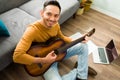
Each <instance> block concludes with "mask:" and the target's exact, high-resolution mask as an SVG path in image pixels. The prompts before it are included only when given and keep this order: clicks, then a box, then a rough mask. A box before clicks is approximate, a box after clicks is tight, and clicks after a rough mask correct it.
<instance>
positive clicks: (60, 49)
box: [55, 36, 85, 54]
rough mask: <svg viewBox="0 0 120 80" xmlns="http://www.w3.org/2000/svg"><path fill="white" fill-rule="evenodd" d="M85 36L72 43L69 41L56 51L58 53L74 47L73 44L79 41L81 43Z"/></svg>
mask: <svg viewBox="0 0 120 80" xmlns="http://www.w3.org/2000/svg"><path fill="white" fill-rule="evenodd" d="M84 38H85V36H83V37H81V38H79V39H77V40H75V41H72V42H71V43H68V44H66V45H64V46H63V47H61V48H59V49H57V50H55V53H56V54H58V53H63V52H65V51H66V50H67V49H68V48H70V47H72V46H73V45H75V44H77V43H79V42H81V41H83V40H84Z"/></svg>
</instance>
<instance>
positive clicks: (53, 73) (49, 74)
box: [43, 62, 62, 80]
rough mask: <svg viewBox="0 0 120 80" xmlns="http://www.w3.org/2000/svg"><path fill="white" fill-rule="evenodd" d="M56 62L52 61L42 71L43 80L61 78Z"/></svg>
mask: <svg viewBox="0 0 120 80" xmlns="http://www.w3.org/2000/svg"><path fill="white" fill-rule="evenodd" d="M57 64H58V63H57V62H55V63H53V64H52V65H51V67H50V68H49V69H48V70H47V71H46V72H45V73H44V75H43V77H44V79H45V80H62V78H61V76H60V75H59V73H58V67H57Z"/></svg>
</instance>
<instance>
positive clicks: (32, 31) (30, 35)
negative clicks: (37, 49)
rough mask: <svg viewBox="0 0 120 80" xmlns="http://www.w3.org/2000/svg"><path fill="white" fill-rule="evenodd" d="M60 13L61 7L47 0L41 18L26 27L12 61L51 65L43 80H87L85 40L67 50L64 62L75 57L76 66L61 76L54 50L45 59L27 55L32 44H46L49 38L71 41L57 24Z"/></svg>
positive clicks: (55, 2)
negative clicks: (76, 57)
mask: <svg viewBox="0 0 120 80" xmlns="http://www.w3.org/2000/svg"><path fill="white" fill-rule="evenodd" d="M60 12H61V7H60V5H59V3H58V2H57V1H56V0H50V1H49V0H48V1H46V2H45V3H44V8H43V10H41V12H40V15H41V17H42V18H41V19H40V20H38V21H36V22H34V23H32V24H30V25H29V26H28V27H27V29H26V31H25V32H24V34H23V36H22V38H21V39H20V41H19V43H18V44H17V46H16V49H15V50H14V55H13V60H14V62H16V63H20V64H25V65H31V64H34V63H35V64H37V63H39V64H49V63H53V64H52V65H51V66H50V68H49V69H48V70H47V71H46V72H45V73H44V74H43V76H44V79H45V80H87V77H88V47H87V44H86V43H85V42H86V41H87V40H86V38H85V41H84V42H81V43H78V44H76V45H75V46H72V47H71V48H69V49H67V51H66V53H67V54H66V56H65V57H64V60H65V59H68V58H70V57H71V56H74V55H77V56H78V66H77V67H76V68H74V69H73V70H71V71H70V72H69V73H68V74H66V75H63V76H60V74H59V71H58V67H57V65H58V62H55V60H56V58H57V55H56V54H55V53H54V50H53V51H51V52H49V53H48V54H47V55H46V56H45V57H36V56H31V55H30V54H28V53H27V51H28V50H29V48H30V47H31V45H32V43H33V42H40V43H41V42H46V41H48V40H49V39H50V38H51V37H58V38H61V39H62V40H64V41H65V42H66V43H70V42H71V41H72V39H71V38H69V37H67V36H64V35H63V34H62V32H61V30H60V25H59V23H58V20H59V18H60ZM56 46H57V45H56Z"/></svg>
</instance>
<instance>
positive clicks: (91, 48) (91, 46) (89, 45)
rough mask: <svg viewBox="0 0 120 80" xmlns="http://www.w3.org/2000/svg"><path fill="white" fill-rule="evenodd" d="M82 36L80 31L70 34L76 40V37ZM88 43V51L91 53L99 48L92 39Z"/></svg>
mask: <svg viewBox="0 0 120 80" xmlns="http://www.w3.org/2000/svg"><path fill="white" fill-rule="evenodd" d="M81 36H82V34H81V33H80V32H77V33H75V34H73V35H72V36H70V37H71V38H72V39H73V40H75V39H78V38H80V37H81ZM87 44H88V52H89V54H90V53H92V52H93V51H94V50H95V49H97V46H96V45H95V44H94V43H93V42H92V41H91V40H89V41H88V42H87Z"/></svg>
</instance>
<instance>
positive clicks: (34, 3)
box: [19, 0, 80, 24]
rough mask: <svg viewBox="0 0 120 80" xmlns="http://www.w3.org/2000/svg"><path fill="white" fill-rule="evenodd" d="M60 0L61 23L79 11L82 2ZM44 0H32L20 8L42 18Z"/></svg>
mask: <svg viewBox="0 0 120 80" xmlns="http://www.w3.org/2000/svg"><path fill="white" fill-rule="evenodd" d="M58 1H59V3H60V5H61V8H62V10H61V17H60V20H59V22H60V24H62V23H63V22H64V21H65V20H67V19H68V18H69V17H71V15H73V14H74V13H75V12H76V11H77V9H78V8H79V6H80V4H79V1H78V0H58ZM44 2H45V0H31V1H29V2H27V3H25V4H24V5H22V6H20V7H19V8H20V9H22V10H25V11H26V12H28V13H29V14H31V15H33V16H35V17H36V18H38V19H40V10H41V9H42V8H43V4H44Z"/></svg>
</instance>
